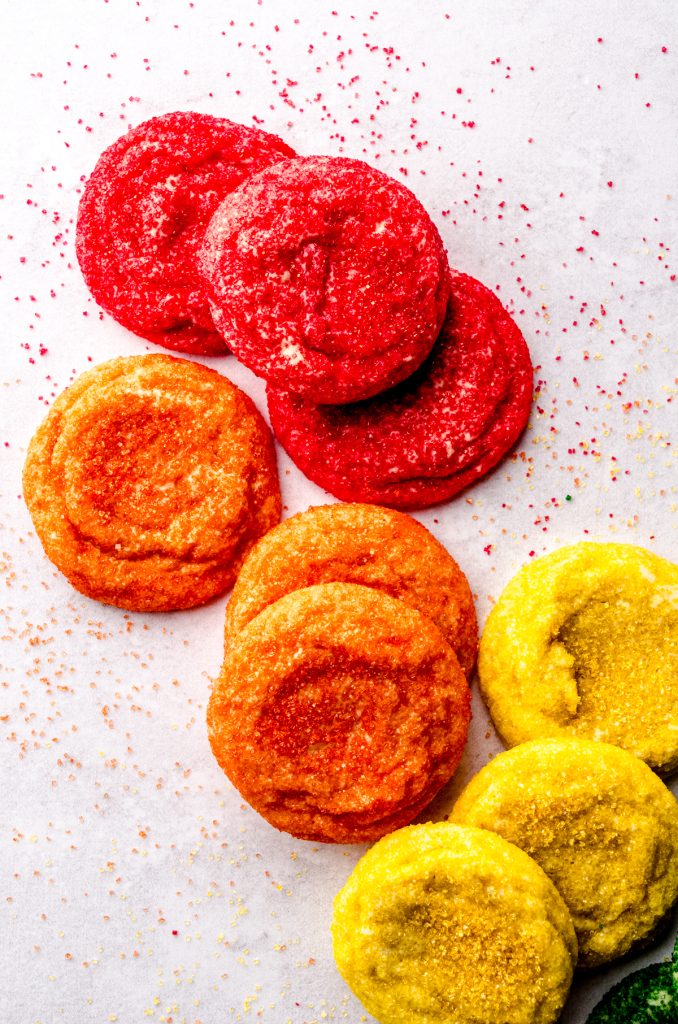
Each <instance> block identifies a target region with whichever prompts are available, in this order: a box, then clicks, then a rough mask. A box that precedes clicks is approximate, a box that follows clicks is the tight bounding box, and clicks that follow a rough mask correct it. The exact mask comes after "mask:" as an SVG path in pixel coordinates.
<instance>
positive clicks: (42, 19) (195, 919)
mask: <svg viewBox="0 0 678 1024" xmlns="http://www.w3.org/2000/svg"><path fill="white" fill-rule="evenodd" d="M0 7H1V13H2V16H3V17H2V20H3V31H2V36H3V38H2V41H1V42H0V46H1V47H2V53H1V55H0V59H1V62H2V63H1V65H0V67H1V71H0V74H1V75H2V80H3V103H2V108H3V110H2V117H3V125H2V136H1V138H2V151H1V152H0V160H1V161H2V179H1V182H0V213H1V219H2V232H1V234H2V250H3V252H2V259H1V263H0V274H1V277H0V301H1V303H2V334H3V360H2V378H3V383H2V416H3V420H2V436H1V437H0V442H2V443H1V444H0V451H2V457H3V464H2V502H1V504H0V526H1V529H2V538H1V544H0V548H1V550H2V552H3V555H2V558H3V562H4V569H5V580H4V602H3V609H2V612H1V614H2V618H3V623H2V628H1V629H0V634H1V640H2V646H1V648H0V653H1V655H2V661H3V666H4V667H3V672H2V677H1V679H0V682H1V688H0V695H1V706H0V740H1V743H0V751H1V755H2V765H3V767H2V797H1V800H2V809H1V813H0V822H1V826H2V835H1V840H0V841H1V842H2V860H1V862H0V899H1V902H0V906H1V907H2V920H3V924H2V931H1V932H0V934H1V935H2V940H1V943H0V947H1V960H2V964H1V966H2V970H3V973H4V978H3V979H2V981H1V982H0V1015H1V1016H2V1019H3V1021H4V1022H5V1024H37V1022H40V1024H52V1022H59V1021H68V1022H70V1024H74V1022H77V1024H90V1022H92V1024H103V1022H109V1021H118V1022H120V1024H138V1022H140V1021H143V1020H146V1019H148V1020H150V1021H155V1022H158V1024H159V1022H167V1024H179V1022H181V1024H184V1022H185V1024H217V1022H222V1021H244V1022H249V1021H259V1020H261V1021H266V1022H271V1024H286V1022H292V1024H311V1022H321V1021H326V1020H327V1021H347V1022H349V1024H357V1022H360V1021H366V1020H370V1018H369V1017H367V1015H365V1014H363V1011H362V1009H361V1007H360V1005H359V1004H358V1003H357V1001H356V1000H355V999H354V998H353V997H352V996H351V994H350V993H349V991H348V990H347V988H346V986H345V985H344V983H343V982H342V981H341V979H340V978H339V976H338V975H337V973H336V972H335V969H334V966H333V961H332V956H331V948H330V941H329V932H328V925H329V920H330V915H331V901H332V898H333V896H334V893H335V892H336V890H337V889H338V888H339V887H340V886H341V884H342V883H343V881H344V880H345V878H346V877H347V875H348V874H349V872H350V870H351V867H352V865H353V864H354V862H355V860H356V859H357V857H358V855H359V854H360V853H361V852H362V850H361V849H358V848H348V847H325V846H316V845H313V844H309V843H304V842H300V841H297V840H294V839H292V838H290V837H288V836H285V835H280V834H278V833H276V832H275V831H274V830H273V829H271V828H270V827H269V826H268V825H267V824H266V823H265V822H263V821H262V820H261V819H260V818H258V816H257V815H256V814H255V813H254V812H252V811H250V810H249V808H247V807H246V806H243V805H242V803H241V801H240V799H239V798H238V796H237V794H236V793H235V792H234V790H233V789H232V788H231V786H230V784H229V783H228V781H227V780H226V779H225V777H224V776H223V775H222V774H221V772H220V771H219V769H218V767H217V765H216V763H215V762H214V761H213V759H212V756H211V754H210V751H209V747H208V743H207V737H206V731H205V725H204V711H205V705H206V701H207V697H208V692H209V686H210V679H211V677H213V676H214V675H216V673H217V672H218V670H219V665H220V657H221V644H222V623H223V613H224V605H225V599H223V600H220V601H216V602H214V603H213V604H211V605H209V606H208V607H206V608H203V609H200V610H197V611H194V612H186V613H177V614H174V615H167V616H157V615H156V616H150V615H149V616H143V615H135V614H125V613H124V612H122V611H118V610H117V609H114V608H109V607H104V606H100V605H98V604H96V603H94V602H91V601H88V600H87V599H85V598H83V597H81V596H80V595H79V594H77V593H76V592H74V591H73V590H72V589H71V588H70V587H69V586H68V584H67V583H66V582H65V580H64V579H63V578H62V577H61V576H60V575H59V574H58V573H57V572H56V571H55V570H54V569H53V567H52V566H51V565H50V564H49V563H48V562H47V561H46V559H45V557H44V555H43V553H42V549H41V547H40V544H39V542H38V541H37V539H36V537H35V536H34V534H33V532H32V528H31V524H30V521H29V518H28V515H27V513H26V510H25V508H24V505H23V501H22V498H21V495H20V486H21V485H20V472H21V466H22V463H23V459H24V455H25V449H26V445H27V443H28V440H29V438H30V436H31V434H32V433H33V431H34V430H35V428H36V426H37V425H38V423H39V422H40V420H41V419H42V417H43V416H44V414H45V413H46V409H47V406H48V405H49V404H50V402H51V401H52V400H53V398H54V397H55V395H56V394H58V393H59V392H60V391H61V390H62V389H63V388H64V387H66V386H67V385H68V384H69V382H70V381H72V380H73V378H74V377H75V376H76V375H77V374H79V373H80V372H82V371H83V370H85V369H87V368H88V367H89V366H91V365H92V364H93V363H98V362H102V361H104V360H106V359H108V358H111V357H113V356H117V355H131V354H137V353H140V352H143V351H147V350H150V349H151V348H152V346H150V345H147V344H146V343H144V342H142V341H140V340H139V339H137V338H135V337H134V336H132V335H131V334H128V333H127V332H126V331H125V330H124V329H123V328H121V327H119V326H118V325H117V324H115V323H114V322H113V321H112V320H110V319H109V318H108V317H106V316H103V315H100V314H99V311H98V310H97V308H96V306H95V304H94V303H93V301H92V300H91V299H90V298H89V296H88V294H87V291H86V289H85V286H84V283H83V281H82V278H81V276H80V273H79V270H78V268H77V264H76V262H75V257H74V218H75V214H76V209H77V203H78V198H79V193H80V188H81V181H82V177H83V176H86V175H87V174H88V173H89V172H90V170H91V169H92V167H93V165H94V163H95V161H96V159H97V157H98V155H99V153H100V152H101V150H102V149H103V148H104V147H105V146H107V145H108V144H109V143H111V142H112V141H113V140H114V139H115V138H116V137H117V136H118V135H120V134H122V132H123V131H124V130H126V129H127V127H129V126H131V125H133V124H136V123H138V122H139V121H141V120H144V119H145V118H148V117H150V116H152V115H155V114H158V113H162V112H165V111H168V110H173V109H191V110H199V111H205V112H209V113H213V114H217V115H221V116H226V117H229V118H231V119H233V120H238V121H242V122H244V123H247V124H252V123H256V124H259V125H261V126H262V127H264V128H266V129H267V130H269V131H273V132H276V133H278V134H280V135H282V136H284V138H285V139H286V140H287V141H288V142H289V143H290V144H291V145H292V146H293V147H295V148H296V149H297V150H298V151H299V152H300V153H304V154H306V153H315V152H325V153H333V154H339V153H344V154H347V155H351V156H356V157H361V158H364V159H366V160H368V161H370V162H372V163H374V164H375V165H376V166H378V167H380V168H381V169H382V170H384V171H387V172H388V173H391V174H392V175H394V176H395V177H400V178H401V179H402V180H404V181H405V182H406V183H407V184H408V185H409V186H410V187H411V188H412V189H413V190H414V191H415V192H416V193H417V195H418V196H419V197H420V199H421V200H422V201H423V203H424V204H425V205H426V207H427V208H428V210H429V211H430V213H431V215H432V216H433V218H434V220H435V221H436V223H437V225H438V227H439V228H440V230H441V232H442V235H443V238H444V241H445V243H446V245H447V247H448V250H449V254H450V260H451V262H452V264H453V265H455V266H457V267H459V268H460V269H462V270H465V271H467V272H469V273H471V274H473V275H475V276H477V277H479V278H481V279H482V280H483V281H484V282H485V283H486V284H488V285H489V286H491V287H493V288H496V289H497V290H498V293H499V295H500V297H501V298H502V300H503V301H504V303H505V304H506V305H507V306H508V308H509V309H510V310H511V311H512V312H513V313H514V315H515V317H516V319H517V321H518V323H519V325H520V326H521V328H522V330H523V332H524V334H525V336H526V339H527V341H528V344H529V346H530V350H531V352H532V355H533V360H534V363H535V365H536V367H537V369H536V381H537V383H538V395H537V398H536V401H535V406H534V409H533V414H532V418H531V422H530V426H529V429H528V431H527V432H526V434H525V435H524V437H523V438H522V440H521V442H520V444H519V446H518V448H517V450H516V452H515V454H514V455H513V457H512V458H511V459H509V460H507V461H506V462H504V463H503V464H502V466H501V467H500V468H499V469H498V470H497V471H496V472H495V473H494V474H493V475H492V476H491V477H489V478H488V479H486V480H485V481H484V482H482V483H480V484H479V485H477V486H476V487H474V488H473V489H472V490H470V491H468V492H466V493H465V494H464V495H462V496H461V497H459V498H457V499H456V500H454V501H451V502H449V503H447V504H445V505H442V506H439V507H438V508H436V509H432V510H429V511H427V512H424V513H421V514H420V515H419V518H420V519H421V520H422V521H423V522H424V523H426V525H428V526H429V527H430V528H431V529H432V530H433V532H434V533H435V534H436V535H437V536H438V537H439V538H440V539H441V540H442V541H443V542H444V543H445V544H446V545H447V546H448V548H449V549H450V550H451V552H452V553H453V554H454V555H455V556H456V557H457V558H458V560H459V561H460V563H461V564H462V566H463V568H464V569H465V570H466V572H467V574H468V576H469V578H470V580H471V584H472V587H473V589H474V592H475V593H476V595H477V606H478V610H479V615H480V618H481V621H482V620H484V618H485V616H486V613H487V610H488V608H489V607H490V604H491V602H492V601H493V600H494V599H496V597H497V596H498V594H499V592H500V591H501V588H502V586H503V585H504V583H505V582H506V581H507V580H508V579H509V577H510V576H511V575H513V573H514V572H515V571H516V570H517V569H518V568H519V567H520V566H521V565H522V564H524V563H525V562H526V561H527V560H528V559H529V558H530V557H534V555H540V554H542V553H545V552H547V551H550V550H553V549H554V548H556V547H558V546H559V545H561V544H564V543H567V542H572V541H577V540H581V539H584V538H587V537H588V538H591V539H599V540H617V541H625V542H630V543H637V544H641V545H644V546H646V547H649V548H651V549H652V550H654V551H656V552H657V553H659V554H661V555H664V556H666V557H669V558H671V557H673V558H674V560H675V540H676V534H675V523H676V516H675V512H676V500H677V499H676V485H675V475H674V476H673V477H672V476H671V465H672V462H671V459H672V452H673V449H672V448H671V447H670V443H669V431H670V425H671V421H672V413H673V410H674V409H675V406H672V405H671V396H672V386H673V383H674V378H675V375H676V359H675V309H676V280H675V274H676V255H675V253H674V252H672V251H671V249H672V247H673V244H674V243H675V241H676V224H677V218H676V206H677V204H678V183H677V182H678V177H677V173H678V149H677V147H676V138H677V134H676V129H677V125H676V109H677V108H676V102H675V101H676V96H678V75H677V73H676V68H677V60H678V38H677V36H678V33H677V32H676V27H677V25H676V22H677V20H678V18H677V17H676V12H675V10H674V9H673V5H671V4H667V3H665V2H664V0H646V2H645V3H644V4H643V5H642V13H641V7H640V6H639V5H637V4H632V3H630V2H627V3H623V2H620V0H617V2H615V0H598V2H596V3H589V2H588V0H587V2H582V0H571V2H570V3H569V4H564V3H561V2H559V0H543V2H535V0H503V2H501V0H498V2H490V0H456V2H449V3H438V2H434V0H427V2H421V3H419V4H416V5H415V4H412V3H409V2H405V0H381V2H379V0H370V2H369V3H367V2H362V0H353V2H348V0H333V2H331V3H326V2H322V0H316V2H312V0H305V2H299V3H296V4H295V3H293V2H286V3H283V2H277V0H259V2H256V0H239V2H238V3H231V2H222V3H218V2H216V0H213V2H209V0H194V2H192V3H189V2H184V0H164V2H161V0H139V2H135V0H68V2H65V0H64V2H61V3H54V2H53V0H32V2H31V3H20V2H19V0H15V2H12V0H4V3H2V4H1V5H0ZM405 171H406V172H407V174H406V175H405ZM671 314H673V319H672V316H671ZM211 365H214V366H217V368H218V369H219V370H220V371H222V372H224V373H225V374H226V375H228V376H229V377H231V378H232V379H233V380H234V381H235V382H236V383H238V384H240V385H241V386H242V387H244V388H245V390H247V391H248V392H249V393H250V394H251V395H252V396H253V397H254V398H255V400H256V401H257V402H258V404H259V406H260V408H262V409H263V408H264V403H263V388H262V386H261V384H260V383H259V382H258V381H257V380H256V379H255V378H254V377H253V376H252V375H251V374H250V373H249V372H248V371H246V370H245V369H243V368H242V367H240V366H238V365H237V363H236V362H235V360H234V359H233V358H231V357H228V358H225V359H223V360H211ZM674 393H675V389H674ZM673 419H674V421H675V413H673ZM279 464H280V469H281V474H282V484H283V490H284V499H285V502H286V513H292V512H295V511H298V510H301V509H303V508H306V507H307V506H308V505H309V504H312V503H315V504H317V503H321V502H323V501H327V500H330V499H329V498H328V497H327V496H326V495H325V494H324V493H323V492H322V491H320V490H319V489H318V488H316V487H314V486H313V485H311V484H310V483H308V482H307V481H305V480H304V479H303V478H302V476H301V474H300V473H299V472H298V471H297V470H296V469H295V468H294V466H292V465H291V464H290V463H289V461H288V460H287V459H286V458H285V457H284V455H283V454H282V453H281V454H280V463H279ZM568 494H569V495H570V497H571V500H570V501H567V500H566V495H568ZM474 708H475V718H474V725H473V729H472V734H471V740H470V743H469V748H468V750H467V753H466V755H465V758H464V762H463V765H462V769H461V770H460V773H459V776H458V778H457V781H456V786H459V785H460V784H461V783H462V782H463V781H464V779H466V778H468V777H469V775H470V774H471V773H472V772H473V771H474V770H475V769H476V768H477V767H479V766H480V765H481V764H482V763H484V762H485V761H486V760H487V758H488V757H489V755H490V753H491V752H492V751H494V750H496V749H498V745H497V743H496V741H495V740H494V739H493V738H492V737H491V735H489V737H488V736H487V735H486V733H487V722H486V718H485V714H484V711H483V709H482V706H481V704H480V702H479V701H478V700H477V699H476V700H475V703H474ZM453 789H454V787H453ZM451 792H452V791H451V790H448V791H446V792H445V793H444V794H443V795H442V796H441V798H439V799H438V801H437V802H436V805H435V808H434V809H433V810H434V814H435V815H438V816H441V815H443V814H444V813H445V812H446V811H447V810H448V809H449V807H450V803H451ZM673 931H674V932H675V926H674V929H673ZM669 944H670V940H669V939H667V940H666V941H665V942H664V943H663V944H662V945H661V946H659V947H656V948H655V949H654V950H653V951H652V952H651V954H650V955H649V959H653V960H656V959H660V958H661V957H662V956H663V955H666V953H667V952H668V950H669ZM642 962H643V958H637V959H636V960H635V961H634V962H633V964H625V965H622V966H621V967H617V968H614V969H613V970H612V971H610V972H609V973H608V974H605V975H600V974H598V975H594V976H591V977H590V978H588V979H587V980H585V981H583V982H582V981H581V980H579V981H578V982H577V984H576V987H575V990H574V993H573V996H572V998H571V1002H570V1003H569V1004H568V1009H567V1010H566V1013H565V1014H564V1016H563V1021H566V1022H568V1024H575V1022H582V1021H584V1019H585V1017H586V1011H587V1010H588V1008H589V1007H590V1006H591V1005H592V1004H593V1002H595V999H596V998H597V995H598V994H599V992H600V991H602V990H603V989H604V988H605V987H609V985H610V984H611V982H612V981H613V980H616V979H617V978H618V977H620V976H621V975H622V974H623V973H625V972H626V971H628V970H629V969H630V968H631V967H632V966H633V967H635V966H636V965H637V964H640V963H642Z"/></svg>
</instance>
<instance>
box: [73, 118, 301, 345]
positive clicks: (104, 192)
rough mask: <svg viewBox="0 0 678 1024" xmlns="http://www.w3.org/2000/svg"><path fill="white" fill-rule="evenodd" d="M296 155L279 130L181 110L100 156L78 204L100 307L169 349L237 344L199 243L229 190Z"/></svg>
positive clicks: (86, 261)
mask: <svg viewBox="0 0 678 1024" xmlns="http://www.w3.org/2000/svg"><path fill="white" fill-rule="evenodd" d="M294 155H295V154H294V152H293V150H291V149H290V148H289V146H287V145H286V144H285V143H284V142H282V140H281V139H279V138H277V137H276V136H274V135H269V134H267V133H266V132H262V131H260V130H259V129H256V128H247V127H246V126H245V125H241V124H235V123H234V122H232V121H227V120H225V119H224V118H219V117H211V116H210V115H209V114H198V113H195V112H191V111H178V112H176V113H171V114H163V115H162V116H160V117H154V118H151V119H150V120H149V121H144V122H143V124H140V125H137V126H136V127H135V128H132V129H131V131H129V132H127V134H126V135H123V136H122V138H120V139H118V140H117V141H116V142H114V143H113V144H112V145H111V146H109V147H108V149H106V150H105V151H104V153H103V154H102V156H101V157H100V158H99V161H98V163H97V165H96V167H95V168H94V171H93V172H92V174H91V176H90V178H89V179H88V181H87V183H86V185H85V189H84V192H83V195H82V199H81V201H80V208H79V211H78V223H77V232H76V251H77V256H78V262H79V264H80V268H81V270H82V273H83V276H84V278H85V281H86V282H87V286H88V288H89V290H90V291H91V293H92V295H93V296H94V298H95V299H96V301H97V302H98V303H99V305H100V306H102V307H103V308H104V309H105V310H106V311H107V312H108V313H110V315H111V316H112V317H114V319H115V320H117V321H118V322H119V323H121V324H123V325H124V326H125V327H127V328H128V329H129V330H131V331H134V333H135V334H139V335H141V337H143V338H147V339H148V340H149V341H152V342H155V344H157V345H163V346H164V347H165V348H170V349H176V350H179V351H181V352H194V353H202V354H205V355H211V354H219V353H222V352H225V351H227V349H228V345H227V344H226V342H225V341H224V339H223V337H222V335H220V334H219V333H218V332H217V331H216V330H215V328H214V324H213V322H212V318H211V316H210V312H209V308H208V303H207V300H206V297H205V293H204V289H203V285H202V279H201V276H200V274H199V272H198V269H197V265H196V254H197V251H198V249H199V247H200V245H201V244H202V239H203V235H204V233H205V229H206V227H207V224H208V222H209V220H210V218H211V216H212V214H213V212H214V210H215V209H216V208H217V206H218V205H219V204H220V203H221V201H222V200H223V199H224V197H225V196H226V195H228V193H229V192H231V191H233V189H235V188H236V187H237V186H238V185H240V184H241V182H243V181H244V180H245V179H246V178H247V177H249V176H250V175H251V174H255V173H257V172H258V171H261V170H263V169H264V168H265V167H268V166H269V165H270V164H273V163H276V162H277V161H278V160H283V159H285V158H287V157H291V156H294ZM227 340H228V339H226V341H227Z"/></svg>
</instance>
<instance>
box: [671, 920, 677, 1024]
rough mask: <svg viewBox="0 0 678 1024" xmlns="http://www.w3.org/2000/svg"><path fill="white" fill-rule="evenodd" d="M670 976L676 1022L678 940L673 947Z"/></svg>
mask: <svg viewBox="0 0 678 1024" xmlns="http://www.w3.org/2000/svg"><path fill="white" fill-rule="evenodd" d="M671 974H672V977H673V1000H674V1002H675V1004H676V1020H678V938H677V939H676V944H675V946H674V947H673V960H672V961H671Z"/></svg>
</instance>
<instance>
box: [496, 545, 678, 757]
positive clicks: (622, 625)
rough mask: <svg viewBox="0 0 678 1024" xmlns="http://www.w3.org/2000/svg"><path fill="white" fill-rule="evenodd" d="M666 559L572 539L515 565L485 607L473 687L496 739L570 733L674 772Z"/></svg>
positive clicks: (671, 573) (670, 570) (674, 660)
mask: <svg viewBox="0 0 678 1024" xmlns="http://www.w3.org/2000/svg"><path fill="white" fill-rule="evenodd" d="M677 586H678V566H676V565H673V564H672V563H671V562H667V561H666V560H665V559H662V558H659V557H658V556H657V555H654V554H652V553H651V552H650V551H646V550H644V549H643V548H640V547H635V546H632V545H629V544H597V543H593V542H587V543H580V544H574V545H571V546H569V547H565V548H561V549H559V550H558V551H555V552H553V553H552V554H550V555H546V556H545V557H543V558H539V559H537V560H536V561H534V562H531V563H530V564H529V565H527V566H525V567H524V568H523V569H522V570H521V571H520V572H519V573H518V574H517V575H516V576H515V577H514V578H513V579H512V580H511V582H510V583H509V584H508V586H507V587H506V589H505V590H504V591H503V593H502V594H501V596H500V598H499V600H498V602H497V604H496V605H495V607H494V609H493V610H492V612H491V613H490V616H489V618H488V620H487V624H486V626H485V630H484V632H483V636H482V638H481V642H480V652H479V662H478V667H479V673H480V686H481V690H482V693H483V696H484V698H485V702H486V703H487V706H488V709H489V712H490V715H491V716H492V719H493V721H494V724H495V725H496V727H497V729H498V731H499V732H500V734H501V735H502V737H503V739H504V740H505V742H506V743H507V745H508V746H514V745H515V744H516V743H522V742H524V741H525V740H530V739H537V738H540V737H546V736H558V735H575V736H581V737H588V738H590V739H595V740H604V741H607V742H608V743H615V744H617V745H618V746H621V747H624V748H626V749H627V750H630V751H631V753H633V754H636V755H637V756H638V757H640V758H642V759H643V760H644V761H646V762H647V763H648V764H649V765H650V767H652V768H655V769H656V770H657V771H660V772H670V771H672V770H674V769H675V768H676V767H678V601H677V599H676V593H677V590H676V588H677Z"/></svg>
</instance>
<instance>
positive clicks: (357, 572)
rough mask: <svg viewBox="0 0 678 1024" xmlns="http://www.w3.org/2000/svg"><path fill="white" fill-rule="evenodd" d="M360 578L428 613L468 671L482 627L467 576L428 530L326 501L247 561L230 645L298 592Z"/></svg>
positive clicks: (231, 611)
mask: <svg viewBox="0 0 678 1024" xmlns="http://www.w3.org/2000/svg"><path fill="white" fill-rule="evenodd" d="M316 583H360V584H362V585H363V586H367V587H374V588H375V589H376V590H381V591H382V592H383V593H385V594H388V595H389V596H390V597H396V598H399V599H400V600H401V601H405V602H406V604H409V605H411V607H413V608H416V609H417V610H418V611H420V612H422V613H423V614H424V615H427V616H428V618H429V619H432V620H433V622H435V624H436V625H437V626H438V628H439V629H440V631H441V632H442V634H443V636H444V637H445V639H446V640H447V642H448V643H449V644H450V646H451V647H452V649H453V650H454V652H455V654H456V655H457V658H458V659H459V663H460V665H461V667H462V668H463V670H464V672H465V673H466V675H467V676H469V675H470V674H471V671H472V669H473V666H474V665H475V660H476V654H477V649H478V628H477V621H476V613H475V608H474V606H473V598H472V595H471V590H470V587H469V585H468V581H467V579H466V576H465V575H464V573H463V572H462V570H461V569H460V568H459V566H458V565H457V563H456V562H455V560H454V558H452V556H451V555H450V554H449V553H448V551H446V549H445V548H444V547H443V546H442V544H440V543H439V541H437V540H436V539H435V537H434V536H433V534H431V533H430V532H429V531H428V530H427V529H426V527H424V526H422V525H421V524H420V523H418V522H417V521H416V520H415V519H412V518H411V517H410V516H407V515H405V514H404V513H402V512H395V511H393V510H392V509H386V508H380V507H379V506H376V505H360V504H348V505H343V504H336V505H322V506H320V507H317V508H310V509H308V510H307V511H306V512H300V513H299V514H298V515H295V516H292V517H291V518H290V519H286V520H284V522H282V523H280V524H279V525H278V526H276V527H274V528H273V529H272V530H270V531H269V533H267V534H266V535H265V536H264V537H262V538H261V540H260V541H258V542H257V544H256V545H255V546H254V547H253V548H252V550H251V551H250V553H249V555H248V556H247V558H246V559H245V562H244V563H243V566H242V569H241V570H240V573H239V575H238V579H237V581H236V584H235V587H234V588H233V593H232V594H231V597H230V599H229V602H228V606H227V608H226V642H227V643H228V639H229V636H230V635H232V634H234V633H237V632H238V631H239V630H240V629H242V627H243V626H244V625H246V624H247V623H248V622H250V621H251V619H253V618H254V616H255V615H258V614H259V612H261V611H263V609H264V608H266V607H267V606H268V605H269V604H272V603H273V602H274V601H277V600H278V599H279V598H281V597H283V595H284V594H287V593H289V592H290V591H292V590H300V589H301V588H302V587H309V586H313V585H314V584H316Z"/></svg>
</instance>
